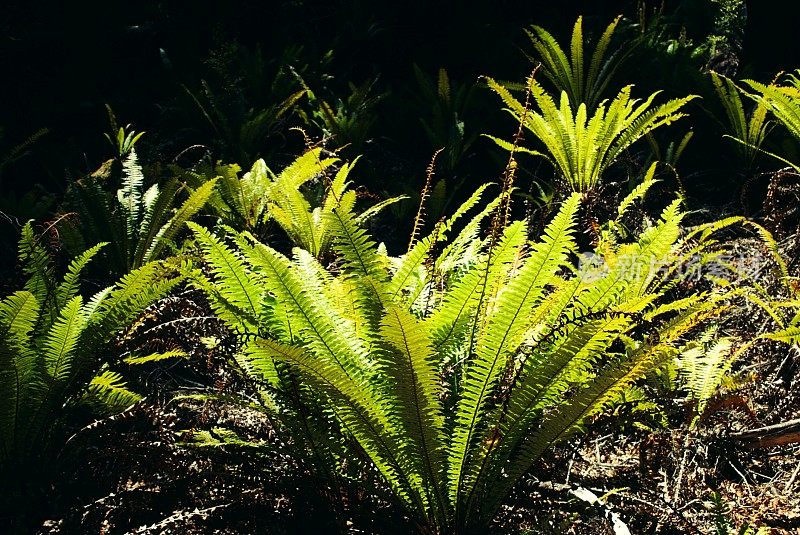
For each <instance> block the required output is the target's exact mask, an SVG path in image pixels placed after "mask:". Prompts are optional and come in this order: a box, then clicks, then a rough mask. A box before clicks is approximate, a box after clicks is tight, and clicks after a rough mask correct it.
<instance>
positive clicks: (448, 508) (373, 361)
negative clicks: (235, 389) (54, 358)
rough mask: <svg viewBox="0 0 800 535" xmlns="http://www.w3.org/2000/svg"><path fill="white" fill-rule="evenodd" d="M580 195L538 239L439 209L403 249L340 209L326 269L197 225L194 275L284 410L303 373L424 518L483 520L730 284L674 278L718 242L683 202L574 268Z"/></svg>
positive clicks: (427, 523) (445, 525)
mask: <svg viewBox="0 0 800 535" xmlns="http://www.w3.org/2000/svg"><path fill="white" fill-rule="evenodd" d="M481 191H482V190H481ZM476 198H477V197H474V198H473V199H471V201H470V202H469V203H468V204H467V205H466V207H462V209H461V210H459V211H458V212H457V213H456V216H457V217H458V216H462V215H463V212H464V210H466V208H468V207H469V206H473V205H474V204H475V203H476V202H477V201H476ZM579 202H580V196H579V195H578V194H573V195H572V196H571V197H569V198H568V199H567V201H566V202H565V203H564V204H563V205H562V206H561V208H560V210H559V212H558V214H557V215H556V216H555V217H554V218H553V220H552V221H551V222H550V224H549V225H548V226H547V227H546V229H545V231H544V233H543V235H542V237H541V238H540V239H539V240H538V241H536V242H530V241H529V240H528V228H527V225H526V223H525V222H524V221H514V222H511V223H509V224H503V223H502V221H503V216H502V212H503V211H502V210H501V211H499V212H497V215H496V216H495V217H494V218H493V223H492V225H491V229H492V231H491V232H490V233H489V237H488V238H485V239H481V238H480V237H479V236H480V221H482V220H485V218H486V217H487V214H489V213H491V210H492V209H494V208H495V207H496V206H497V205H498V202H497V201H495V202H493V203H490V205H489V206H488V207H487V209H485V210H483V211H482V212H481V213H480V214H478V216H476V217H475V218H474V219H473V220H472V221H471V222H469V223H468V224H467V225H465V228H464V230H463V231H462V232H461V233H459V234H457V235H456V236H455V237H453V238H452V239H450V238H449V237H448V235H449V234H450V233H451V231H452V228H453V227H452V221H453V220H446V221H444V222H443V223H441V224H440V225H439V226H438V228H437V229H436V230H435V231H434V232H433V234H431V235H429V236H427V237H424V238H423V239H420V240H418V241H415V242H414V243H413V244H412V247H411V248H410V250H409V251H408V253H407V254H405V255H404V256H402V257H400V258H391V257H388V256H387V255H386V253H385V252H383V249H382V248H381V247H378V246H377V245H376V243H375V242H374V241H373V239H372V238H371V237H370V236H369V235H368V234H367V233H366V231H365V230H364V229H362V228H361V227H359V225H358V224H357V222H356V217H355V216H354V214H353V213H352V212H351V211H350V210H348V209H347V207H337V208H336V209H334V210H332V211H331V213H330V215H329V216H328V224H329V225H330V228H331V229H332V230H333V235H334V239H333V250H334V251H335V252H336V254H337V256H338V259H339V260H338V262H336V264H335V268H331V269H328V268H326V267H325V266H323V265H321V264H320V263H319V262H318V261H317V260H315V259H314V258H313V256H312V255H310V254H308V252H307V251H304V250H302V249H295V251H294V254H293V257H292V258H289V257H287V256H285V255H283V254H281V253H279V252H278V251H276V250H274V249H273V248H271V247H269V246H268V245H265V244H263V243H260V242H258V241H256V240H254V239H253V238H252V236H248V235H247V234H242V235H237V234H234V235H232V236H229V237H228V239H229V240H230V241H228V240H224V239H221V238H219V237H216V236H214V235H213V234H212V233H210V232H209V231H208V230H206V229H204V228H202V227H200V226H198V225H194V224H192V225H191V226H192V229H193V231H194V232H195V236H196V238H197V241H198V243H199V244H200V245H201V247H202V249H203V251H204V254H205V259H206V261H207V262H208V264H209V266H210V271H211V275H210V277H209V278H206V277H205V276H202V275H199V274H198V277H197V283H198V284H199V285H201V286H202V287H203V288H205V289H206V291H207V292H208V294H209V297H210V299H211V302H212V304H213V306H214V308H215V310H216V311H217V313H218V314H219V315H220V317H222V318H223V319H225V321H227V322H229V324H231V325H233V326H237V328H239V329H242V330H246V331H247V332H248V336H247V341H248V342H247V344H246V347H245V349H244V350H243V351H242V353H241V355H240V356H239V362H240V364H241V365H242V367H243V369H245V370H246V371H247V373H250V374H251V375H252V376H254V377H256V378H258V379H259V380H260V381H262V382H264V383H265V384H269V385H272V387H271V389H270V390H271V391H272V392H273V395H274V398H273V400H272V401H273V402H274V403H275V404H276V406H277V407H280V406H282V405H286V404H290V403H291V395H290V392H289V391H287V390H284V389H283V387H282V386H281V385H282V384H285V381H286V378H287V377H297V376H299V377H300V378H301V379H302V381H301V384H302V385H303V386H304V388H306V389H307V390H308V391H309V392H310V393H311V395H313V396H314V399H315V400H316V403H317V404H318V405H321V406H322V407H324V408H325V409H326V410H327V411H328V412H329V413H330V414H333V415H334V416H335V418H336V421H337V422H338V423H339V426H340V428H341V432H342V433H343V435H344V437H346V439H347V440H348V441H349V443H350V444H353V445H354V446H355V447H356V448H358V450H360V451H361V452H362V453H363V454H364V455H365V456H366V457H367V458H368V459H369V460H370V461H371V462H372V463H373V464H374V466H375V468H376V469H377V470H378V471H379V472H380V474H381V475H382V476H383V478H384V479H385V481H386V484H387V485H388V486H389V488H390V489H391V492H392V494H393V495H394V497H395V499H396V501H397V503H398V504H399V505H401V506H402V507H403V509H404V510H405V512H406V514H407V515H408V516H409V518H411V519H412V521H413V523H414V525H415V527H416V529H418V530H419V531H420V532H423V533H456V532H464V531H468V530H470V529H482V528H485V527H486V526H487V525H488V523H489V522H490V521H491V520H492V518H493V517H494V515H495V513H496V511H497V510H498V508H499V507H500V505H501V504H502V502H503V500H504V499H505V497H506V496H507V495H508V493H509V492H510V490H511V489H512V487H513V486H514V485H515V484H516V483H517V482H518V481H519V480H520V478H521V477H522V476H523V475H525V474H526V473H527V472H528V471H529V470H530V469H531V468H532V467H534V466H535V464H536V462H537V460H538V459H539V458H540V457H541V456H542V455H543V454H544V453H545V452H546V451H548V449H549V448H551V447H552V446H553V445H554V444H557V443H558V442H560V441H562V440H564V439H566V438H568V437H570V436H572V435H573V434H574V433H576V432H578V431H580V430H581V429H582V428H583V427H584V426H586V425H588V424H589V423H591V421H592V419H593V417H594V416H595V415H597V414H598V413H600V412H602V411H603V410H604V409H605V408H606V407H607V406H608V405H609V404H610V403H612V402H613V401H614V400H615V399H617V397H618V396H619V395H620V394H621V393H622V392H623V390H624V389H625V388H626V387H628V386H629V385H631V384H632V383H633V382H634V381H636V380H637V379H639V378H641V377H642V376H643V375H645V374H646V373H648V372H649V371H650V370H652V369H654V367H656V366H658V365H659V364H660V363H662V362H664V361H665V360H666V359H671V358H674V356H675V355H676V352H677V351H678V347H679V346H680V344H681V341H682V339H683V338H684V337H685V336H686V335H687V333H690V332H692V331H693V329H695V328H696V327H697V326H698V325H699V324H702V323H703V322H704V321H707V320H708V319H710V318H714V317H715V316H716V315H717V314H719V313H720V312H721V311H722V310H723V308H724V303H725V301H726V299H727V298H728V293H727V290H725V289H723V288H720V289H719V290H711V291H709V292H708V293H704V294H696V295H691V296H688V297H685V298H683V299H676V298H675V297H673V296H674V292H670V291H669V290H670V289H671V288H673V287H674V283H675V278H676V277H678V278H679V277H680V270H679V269H678V266H679V265H680V258H681V255H682V253H683V252H684V251H688V250H693V251H697V250H704V248H706V247H707V246H709V245H708V244H710V243H712V242H711V241H710V240H709V241H708V243H706V240H708V239H709V235H710V234H711V232H710V231H709V232H706V233H702V232H700V233H696V234H694V235H693V237H692V238H691V239H688V238H686V239H684V238H682V237H681V229H680V223H681V219H682V215H681V212H680V210H679V205H680V203H679V202H678V201H676V202H674V203H672V204H671V205H670V206H668V207H667V208H666V209H665V210H664V211H663V213H662V215H661V219H660V220H659V221H658V222H657V223H656V224H654V225H653V226H652V227H650V228H648V229H647V230H645V231H644V232H643V233H642V234H641V235H640V236H639V237H638V239H636V240H634V241H631V242H628V243H620V244H614V245H613V246H611V245H610V246H608V247H606V248H605V249H604V250H603V251H602V255H603V259H604V265H605V268H606V269H589V268H584V269H575V267H574V266H573V261H574V258H573V256H572V253H573V252H575V249H576V243H575V240H574V234H575V218H576V212H577V210H578V206H579ZM500 205H501V206H502V202H501V203H500ZM436 250H441V251H442V252H441V253H440V254H436V253H435V252H434V251H436ZM710 256H713V255H710ZM278 412H280V411H278ZM333 470H334V471H335V468H334V469H333Z"/></svg>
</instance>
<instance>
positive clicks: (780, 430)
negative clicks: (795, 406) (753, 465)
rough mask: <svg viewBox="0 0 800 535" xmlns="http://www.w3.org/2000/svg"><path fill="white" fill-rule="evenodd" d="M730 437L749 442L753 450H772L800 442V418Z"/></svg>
mask: <svg viewBox="0 0 800 535" xmlns="http://www.w3.org/2000/svg"><path fill="white" fill-rule="evenodd" d="M729 436H730V438H732V439H734V440H739V441H742V442H747V443H748V447H751V448H770V447H772V446H781V445H783V444H791V443H793V442H800V418H798V419H795V420H789V421H786V422H781V423H779V424H774V425H767V426H764V427H759V428H757V429H749V430H747V431H737V432H736V433H731V434H730V435H729Z"/></svg>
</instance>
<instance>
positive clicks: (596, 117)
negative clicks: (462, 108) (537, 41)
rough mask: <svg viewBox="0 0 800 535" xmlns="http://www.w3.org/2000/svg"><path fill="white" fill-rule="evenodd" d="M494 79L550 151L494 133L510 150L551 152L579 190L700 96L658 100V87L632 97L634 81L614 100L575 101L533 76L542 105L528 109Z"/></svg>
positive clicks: (532, 86)
mask: <svg viewBox="0 0 800 535" xmlns="http://www.w3.org/2000/svg"><path fill="white" fill-rule="evenodd" d="M488 83H489V86H490V87H491V88H492V89H493V90H494V91H495V92H496V93H497V94H498V95H499V96H500V98H501V99H502V100H503V103H504V104H505V105H506V106H507V111H508V112H509V113H510V114H511V115H512V116H513V117H514V118H515V119H516V120H517V121H518V122H521V123H522V125H523V126H524V127H525V129H526V130H528V131H529V132H531V133H532V134H533V135H534V136H535V137H536V138H537V139H538V140H539V141H540V142H541V144H542V145H543V146H544V149H545V152H542V151H539V150H532V149H527V148H524V147H517V146H515V145H513V144H512V143H509V142H507V141H504V140H500V139H497V138H492V139H494V141H495V142H496V143H497V144H498V145H500V146H501V147H503V148H506V149H508V150H511V151H519V152H527V153H529V154H532V155H535V156H541V157H543V158H545V159H546V160H548V161H549V162H550V163H551V164H552V165H553V167H555V168H556V170H557V171H558V172H559V173H560V175H561V176H562V177H563V179H564V181H565V182H566V184H567V186H568V188H569V189H571V190H572V191H578V192H587V191H591V190H592V189H594V188H595V187H596V186H597V184H598V182H599V181H600V180H601V179H602V176H603V173H605V171H606V170H607V169H608V168H609V167H610V166H611V165H612V164H613V163H614V162H615V161H617V160H618V159H619V158H620V157H621V156H622V154H623V153H624V151H626V150H627V149H628V148H630V147H631V145H633V144H634V143H636V142H637V141H638V140H639V139H641V138H643V137H644V136H646V135H647V134H649V133H650V132H652V131H653V130H655V129H657V128H659V127H661V126H665V125H668V124H670V123H672V122H674V121H676V120H678V119H680V118H681V117H684V116H685V115H686V114H685V113H683V112H682V111H681V109H682V108H683V107H684V106H685V105H686V104H687V103H688V102H689V101H691V100H693V99H694V98H696V96H694V95H692V96H688V97H684V98H679V99H673V100H670V101H668V102H666V103H664V104H659V105H654V104H653V103H654V101H655V99H656V97H657V96H658V92H656V93H653V94H652V95H650V96H649V97H648V98H647V99H646V100H644V101H640V100H639V99H634V98H631V88H632V86H626V87H624V88H623V89H622V90H621V91H620V92H619V94H618V95H617V96H616V97H615V98H614V99H613V100H611V101H603V102H601V103H599V104H598V105H597V106H596V107H590V106H587V105H586V104H584V103H580V104H579V105H575V104H573V103H571V101H570V98H569V95H568V94H567V92H566V91H562V92H561V98H560V100H559V101H558V103H556V101H555V100H554V99H553V98H552V97H551V96H550V95H549V94H548V93H547V92H546V91H545V90H544V89H543V88H542V86H541V85H540V84H539V82H537V81H536V80H535V79H533V78H530V80H529V82H528V90H529V91H530V96H531V99H532V101H533V103H534V104H535V105H536V109H527V108H526V106H525V105H523V104H522V103H520V102H519V100H517V99H516V98H514V96H513V95H512V94H511V93H510V92H509V91H508V89H506V88H505V87H503V86H502V85H501V84H499V83H497V82H496V81H494V80H492V79H488Z"/></svg>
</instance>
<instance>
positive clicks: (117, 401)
mask: <svg viewBox="0 0 800 535" xmlns="http://www.w3.org/2000/svg"><path fill="white" fill-rule="evenodd" d="M88 393H89V395H90V397H91V398H92V399H93V400H94V401H95V402H96V403H98V404H100V405H101V406H102V407H103V409H104V410H105V411H106V412H111V413H115V412H120V411H124V410H125V409H127V408H129V407H130V406H131V405H133V404H135V403H138V402H139V401H141V400H142V396H140V395H138V394H135V393H134V392H131V391H130V390H128V389H127V388H126V387H125V381H124V380H123V379H122V375H120V374H119V373H117V372H113V371H111V370H105V371H103V372H102V373H100V374H99V375H96V376H94V377H93V378H92V380H91V381H89V389H88Z"/></svg>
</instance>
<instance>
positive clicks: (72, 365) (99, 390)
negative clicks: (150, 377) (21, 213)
mask: <svg viewBox="0 0 800 535" xmlns="http://www.w3.org/2000/svg"><path fill="white" fill-rule="evenodd" d="M105 246H107V244H104V243H101V244H98V245H96V246H94V247H91V248H89V249H87V250H86V251H85V252H83V253H82V254H81V255H79V256H77V257H76V258H74V259H73V260H72V262H71V263H70V264H69V266H68V267H67V270H66V273H65V274H64V275H63V277H59V276H57V275H56V274H55V269H54V267H53V265H52V262H51V259H50V257H49V253H48V251H47V250H46V249H45V248H44V247H43V245H42V244H41V237H40V236H37V235H35V234H34V232H33V230H32V227H31V225H30V224H27V225H26V226H25V227H24V228H23V229H22V238H21V239H20V243H19V261H20V263H21V265H22V268H23V272H24V274H25V275H26V283H25V286H24V289H21V290H18V291H16V292H14V293H12V294H10V295H7V296H6V297H5V298H3V299H2V301H0V392H2V396H1V397H0V484H1V485H2V487H3V489H5V491H4V493H8V494H6V496H5V497H4V499H6V498H8V501H7V502H6V503H5V505H8V506H20V505H23V504H24V501H25V500H27V499H30V498H31V496H30V495H26V493H27V492H31V493H32V494H34V495H35V494H36V493H37V492H38V490H33V491H30V490H26V489H36V488H37V486H38V485H41V484H44V483H47V481H48V478H50V477H53V475H54V473H55V462H56V456H58V454H59V453H60V452H61V450H62V448H63V447H64V441H65V440H66V436H65V433H66V432H67V431H68V430H69V429H74V428H73V427H72V426H74V425H75V423H78V424H79V425H82V424H85V423H87V422H85V421H84V422H71V421H70V420H69V419H70V417H72V416H74V412H75V409H76V407H77V406H80V405H86V404H89V405H91V406H94V407H95V408H99V409H101V411H102V412H115V411H116V412H119V411H120V410H123V409H125V408H127V407H128V406H130V405H131V404H132V403H134V402H136V401H137V400H138V399H139V397H138V396H137V395H136V394H133V393H132V392H130V391H128V390H127V389H126V388H125V384H124V382H123V381H122V378H121V376H120V375H119V374H118V373H117V372H114V371H112V370H110V369H108V368H107V367H106V364H107V361H106V359H108V358H109V356H110V354H109V344H110V342H111V341H112V340H113V339H114V338H115V337H117V336H119V335H120V334H121V333H122V332H124V330H125V329H126V328H127V326H128V325H129V324H130V323H131V322H132V321H133V320H134V319H135V318H136V317H137V316H138V315H139V314H140V313H141V312H142V311H143V310H144V309H145V308H146V307H148V306H149V305H150V304H152V303H153V302H154V301H155V300H157V299H158V298H160V297H162V296H163V295H165V294H166V293H167V292H168V291H169V290H170V289H171V288H173V287H174V285H175V284H176V282H177V279H175V278H169V277H167V276H166V275H165V269H164V267H163V266H161V265H160V264H155V263H149V264H146V265H144V266H142V267H141V268H139V269H136V270H134V271H131V272H130V273H128V274H127V275H125V276H124V277H123V278H121V279H120V280H119V281H118V282H117V283H116V284H114V285H113V286H109V287H107V288H104V289H102V290H100V291H98V292H96V293H95V294H94V295H92V296H91V297H88V298H84V297H83V295H82V294H81V292H80V277H81V273H82V271H83V270H84V269H85V267H86V265H87V264H88V263H89V261H90V260H91V259H92V258H93V257H95V256H96V255H97V253H98V252H99V251H100V250H101V249H102V248H103V247H105ZM17 500H23V502H18V501H17ZM34 503H35V502H34ZM26 506H27V505H26ZM3 513H4V514H7V513H8V511H5V510H4V511H3ZM18 514H20V515H23V514H24V510H23V511H18Z"/></svg>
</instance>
